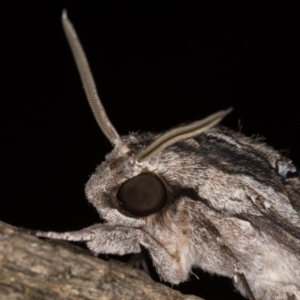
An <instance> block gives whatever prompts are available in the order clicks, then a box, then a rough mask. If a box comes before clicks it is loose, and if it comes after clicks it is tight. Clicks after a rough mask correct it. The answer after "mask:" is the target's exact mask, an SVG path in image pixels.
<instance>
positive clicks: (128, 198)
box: [117, 172, 167, 217]
mask: <svg viewBox="0 0 300 300" xmlns="http://www.w3.org/2000/svg"><path fill="white" fill-rule="evenodd" d="M117 198H118V200H119V202H120V203H121V205H122V206H123V207H124V208H125V209H126V210H127V211H128V212H129V213H130V214H131V215H133V216H135V217H145V216H149V215H150V214H153V213H155V212H158V211H159V210H161V209H162V208H163V207H164V206H165V205H166V202H167V190H166V187H165V185H164V183H163V181H162V180H161V179H160V178H159V177H158V176H156V175H154V174H153V173H150V172H149V173H142V174H139V175H137V176H135V177H133V178H130V179H128V180H127V181H125V182H124V183H123V184H122V185H121V186H120V188H119V190H118V193H117Z"/></svg>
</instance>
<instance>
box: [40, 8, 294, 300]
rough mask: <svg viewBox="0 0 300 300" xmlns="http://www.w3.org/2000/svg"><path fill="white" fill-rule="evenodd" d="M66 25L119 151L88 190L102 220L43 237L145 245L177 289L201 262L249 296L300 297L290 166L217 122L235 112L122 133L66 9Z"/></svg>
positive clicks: (100, 246) (129, 248)
mask: <svg viewBox="0 0 300 300" xmlns="http://www.w3.org/2000/svg"><path fill="white" fill-rule="evenodd" d="M62 21H63V27H64V30H65V33H66V36H67V39H68V40H69V44H70V46H71V49H72V52H73V54H74V57H75V60H76V63H77V66H78V69H79V72H80V75H81V78H82V81H83V85H84V89H85V92H86V94H87V98H88V101H89V104H90V106H91V108H92V111H93V113H94V116H95V118H96V121H97V123H98V124H99V126H100V128H101V129H102V131H103V133H104V134H105V135H106V137H107V138H108V140H109V141H110V142H111V143H112V144H113V146H114V149H113V151H112V152H111V153H109V154H108V155H107V156H106V159H105V161H104V162H102V164H101V165H100V166H98V167H97V169H96V171H95V173H94V174H93V175H92V176H91V178H90V179H89V181H88V183H87V185H86V195H87V198H88V200H89V201H90V202H91V203H92V204H93V205H94V206H95V208H96V209H97V211H98V213H99V215H100V216H101V217H102V218H103V220H105V223H101V224H96V225H93V226H91V227H88V228H84V229H82V230H80V231H77V232H64V233H55V232H40V231H39V232H37V235H38V236H41V237H48V238H54V239H64V240H69V241H84V242H86V244H87V246H88V248H89V249H90V250H91V251H92V252H93V253H95V254H99V253H102V254H119V255H124V254H127V253H138V252H140V251H141V245H142V246H144V247H145V248H146V249H148V251H149V253H150V255H151V258H152V261H153V264H154V265H155V267H156V269H157V272H158V274H159V275H160V277H161V278H162V279H163V280H165V281H168V282H170V283H173V284H178V283H180V282H182V281H184V280H187V278H188V276H189V273H190V271H191V268H192V267H193V266H196V267H200V268H202V269H204V270H207V271H209V272H213V273H216V274H221V275H224V276H227V277H230V278H232V279H233V281H234V284H235V286H236V288H237V289H238V290H239V291H240V292H241V293H242V294H243V295H245V296H246V297H248V298H249V299H256V300H258V299H298V298H299V299H300V179H299V174H298V173H297V169H296V167H295V166H294V165H293V163H292V162H291V161H290V160H289V159H287V158H286V157H284V156H282V155H281V154H280V153H278V152H277V151H275V150H273V149H272V148H271V147H269V146H267V145H265V144H264V143H263V142H262V141H261V140H259V139H254V138H248V137H246V136H244V135H243V134H241V133H240V132H234V131H231V130H230V129H227V128H225V127H221V126H215V125H217V124H218V123H219V122H220V121H221V120H222V119H223V118H224V117H225V116H226V115H227V114H228V113H229V112H230V111H231V109H228V110H225V111H220V112H217V113H215V114H213V115H211V116H209V117H208V118H205V119H204V120H201V121H196V122H193V123H190V124H186V125H183V126H179V127H177V128H175V129H172V130H170V131H167V132H166V133H159V134H156V133H131V134H129V135H128V136H121V137H120V136H119V134H118V133H117V132H116V130H115V128H114V127H113V125H112V124H111V122H110V121H109V119H108V117H107V116H106V113H105V110H104V108H103V107H102V104H101V102H100V99H99V97H98V95H97V91H96V87H95V83H94V80H93V77H92V74H91V72H90V69H89V65H88V62H87V59H86V57H85V54H84V52H83V50H82V47H81V45H80V42H79V40H78V38H77V36H76V33H75V31H74V29H73V27H72V25H71V23H70V21H69V20H68V18H67V15H66V13H65V12H64V13H63V18H62ZM293 297H294V298H293Z"/></svg>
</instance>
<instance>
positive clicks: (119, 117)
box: [0, 1, 300, 299]
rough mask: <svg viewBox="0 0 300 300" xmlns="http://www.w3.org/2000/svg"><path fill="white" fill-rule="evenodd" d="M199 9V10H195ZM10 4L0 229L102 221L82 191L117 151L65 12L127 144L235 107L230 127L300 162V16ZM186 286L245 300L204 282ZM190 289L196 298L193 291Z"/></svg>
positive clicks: (203, 278)
mask: <svg viewBox="0 0 300 300" xmlns="http://www.w3.org/2000/svg"><path fill="white" fill-rule="evenodd" d="M195 3H197V5H196V4H195ZM200 3H201V2H200V1H159V2H153V1H12V2H11V4H10V6H8V5H7V4H6V5H4V6H2V8H1V58H2V60H1V71H2V72H1V73H2V76H1V77H2V80H1V98H2V99H1V109H0V113H1V118H0V121H1V126H0V130H1V155H0V158H1V162H0V163H1V183H2V184H1V192H2V193H1V199H0V220H3V221H5V222H8V223H10V224H13V225H16V226H22V227H27V228H32V229H41V230H57V231H67V230H76V229H81V228H83V227H85V226H89V225H91V224H94V223H96V222H98V221H99V218H98V216H97V214H96V212H95V210H94V208H93V207H92V206H91V205H90V204H88V202H87V200H85V195H84V184H85V182H86V181H87V180H88V178H89V176H90V175H91V174H92V173H93V170H94V169H95V166H96V165H97V164H99V163H100V162H101V161H103V160H104V156H105V154H106V153H108V152H109V151H110V150H111V145H110V143H109V142H108V141H107V140H106V139H105V137H104V135H103V134H102V133H101V132H100V130H99V128H98V127H97V125H96V122H95V121H94V118H93V116H92V114H91V112H90V109H89V107H88V104H87V101H86V100H85V95H84V92H83V89H82V85H81V82H80V79H79V76H78V73H77V70H76V67H75V63H74V61H73V57H72V55H71V52H70V49H69V46H68V44H67V42H66V39H65V37H64V34H63V30H62V27H61V21H60V17H61V12H62V9H63V8H66V9H67V11H68V15H69V18H70V19H71V21H72V23H73V24H74V26H75V28H76V30H77V32H78V35H79V37H80V39H81V41H82V44H83V46H84V49H85V51H86V54H87V56H88V59H89V62H90V65H91V67H92V71H93V73H94V77H95V80H96V82H97V86H98V91H99V94H100V96H101V99H102V101H103V104H104V106H105V108H106V111H107V113H108V115H109V117H110V119H111V121H112V122H113V124H114V125H115V127H116V129H117V130H118V132H119V133H120V134H127V133H128V132H129V131H139V130H141V131H149V130H153V131H162V130H167V129H169V128H170V127H172V126H174V125H177V124H179V123H182V122H185V121H192V120H198V119H201V118H204V117H206V116H207V115H209V114H211V113H213V112H215V111H217V110H220V109H225V108H228V107H229V106H233V107H234V112H233V113H231V114H230V115H229V116H228V117H227V118H226V119H225V120H224V122H223V124H224V125H226V126H228V127H230V128H232V129H237V128H238V124H239V120H240V122H241V124H242V126H243V129H242V131H243V132H244V133H245V134H247V135H253V134H259V135H261V136H265V137H266V141H267V143H269V144H270V145H272V146H273V147H275V148H276V149H290V153H289V156H290V157H291V158H292V159H293V161H294V162H295V163H296V164H298V165H299V163H300V157H299V153H300V140H299V132H300V124H299V110H298V105H299V104H298V103H299V100H300V99H299V98H300V97H299V59H298V57H299V52H300V51H299V46H298V41H299V17H298V15H297V14H296V11H297V9H296V5H295V6H294V7H293V6H289V4H285V5H281V6H280V5H276V4H275V3H272V4H270V5H267V4H262V3H260V2H259V1H256V2H255V3H253V2H251V1H239V2H231V3H227V1H226V3H225V1H223V2H221V3H218V2H209V4H205V5H201V4H200ZM197 274H198V276H199V277H200V279H199V280H197V279H196V278H195V277H193V280H192V282H191V283H190V284H182V285H180V286H179V288H181V289H182V290H183V291H184V292H185V293H195V294H198V295H200V296H203V297H206V299H242V298H241V297H240V296H239V295H238V293H235V292H232V290H233V288H232V285H231V280H224V279H222V278H220V277H218V276H216V275H215V276H213V275H209V274H207V273H206V274H202V273H201V272H197ZM192 285H194V287H192Z"/></svg>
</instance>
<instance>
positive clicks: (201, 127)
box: [137, 107, 233, 162]
mask: <svg viewBox="0 0 300 300" xmlns="http://www.w3.org/2000/svg"><path fill="white" fill-rule="evenodd" d="M232 109H233V108H232V107H230V108H228V109H226V110H220V111H218V112H216V113H214V114H212V115H210V116H208V117H207V118H205V119H203V120H199V121H195V122H193V123H191V124H188V125H185V126H181V127H179V128H175V129H172V130H169V131H168V132H166V133H165V134H163V135H162V136H161V137H159V138H158V139H156V140H155V141H154V142H153V143H152V144H150V145H149V146H148V147H147V148H146V149H145V150H143V151H142V152H141V153H140V154H139V155H138V156H137V161H138V162H142V161H145V160H149V159H150V158H151V157H152V156H153V155H155V154H156V153H158V152H160V151H161V150H163V149H165V148H166V147H168V146H170V145H173V144H174V143H176V142H178V141H181V140H183V139H187V138H190V137H193V136H196V135H198V134H200V133H202V132H204V131H206V130H207V129H209V128H211V127H213V126H215V125H217V124H218V123H219V122H220V121H221V120H222V119H223V118H224V117H225V116H227V115H228V114H229V113H230V112H231V111H232Z"/></svg>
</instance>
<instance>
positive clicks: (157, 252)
mask: <svg viewBox="0 0 300 300" xmlns="http://www.w3.org/2000/svg"><path fill="white" fill-rule="evenodd" d="M136 234H137V238H138V241H139V243H140V244H141V245H143V246H144V247H145V248H146V249H147V250H148V251H149V253H150V255H151V258H152V261H153V264H154V266H155V267H156V270H157V273H158V274H159V275H160V277H161V278H162V279H163V280H165V281H168V282H170V283H173V284H179V283H180V282H182V281H185V280H187V278H188V276H189V270H188V269H185V268H184V267H183V265H182V264H181V263H180V257H179V256H178V255H171V254H170V253H169V252H168V251H167V250H166V249H165V248H164V247H163V246H162V245H161V244H159V243H158V242H157V241H156V240H155V239H154V238H153V237H152V236H150V235H149V234H148V233H147V232H145V231H144V230H141V229H136Z"/></svg>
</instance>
